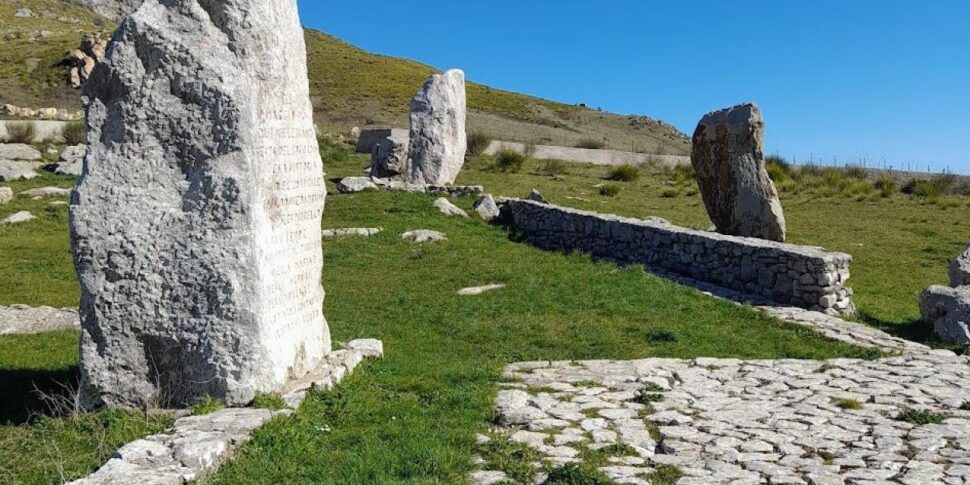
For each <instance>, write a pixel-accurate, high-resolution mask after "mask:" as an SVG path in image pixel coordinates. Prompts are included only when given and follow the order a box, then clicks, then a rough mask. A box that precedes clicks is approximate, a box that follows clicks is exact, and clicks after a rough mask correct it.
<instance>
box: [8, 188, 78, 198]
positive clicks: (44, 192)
mask: <svg viewBox="0 0 970 485" xmlns="http://www.w3.org/2000/svg"><path fill="white" fill-rule="evenodd" d="M17 195H18V196H22V197H67V196H69V195H71V189H62V188H60V187H38V188H36V189H30V190H25V191H23V192H20V193H19V194H17Z"/></svg>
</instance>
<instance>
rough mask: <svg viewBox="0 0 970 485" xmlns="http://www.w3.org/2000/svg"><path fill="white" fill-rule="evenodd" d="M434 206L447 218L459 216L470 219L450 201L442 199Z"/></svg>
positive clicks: (436, 201) (435, 202)
mask: <svg viewBox="0 0 970 485" xmlns="http://www.w3.org/2000/svg"><path fill="white" fill-rule="evenodd" d="M434 206H435V207H437V208H438V210H439V211H440V212H441V213H442V214H444V215H446V216H457V217H465V218H467V217H468V213H467V212H465V211H464V210H462V209H461V208H460V207H458V206H456V205H455V204H452V203H451V201H450V200H448V199H446V198H444V197H440V198H438V200H435V201H434Z"/></svg>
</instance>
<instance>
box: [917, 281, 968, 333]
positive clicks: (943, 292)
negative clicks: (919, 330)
mask: <svg viewBox="0 0 970 485" xmlns="http://www.w3.org/2000/svg"><path fill="white" fill-rule="evenodd" d="M919 309H920V314H921V315H922V316H923V321H924V322H926V323H927V324H930V325H932V326H933V333H935V334H936V336H937V337H938V338H939V339H940V340H941V341H943V342H946V343H950V344H966V343H970V286H961V287H959V288H947V287H945V286H931V287H929V288H928V289H927V290H926V291H924V292H923V295H922V296H921V297H920V302H919Z"/></svg>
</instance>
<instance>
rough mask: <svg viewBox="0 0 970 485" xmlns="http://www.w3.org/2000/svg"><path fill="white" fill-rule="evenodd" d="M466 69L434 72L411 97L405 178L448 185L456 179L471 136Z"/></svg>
mask: <svg viewBox="0 0 970 485" xmlns="http://www.w3.org/2000/svg"><path fill="white" fill-rule="evenodd" d="M466 110H467V107H466V99H465V73H464V72H462V71H460V70H458V69H452V70H450V71H448V72H445V73H444V74H434V75H432V76H431V77H430V78H428V81H427V82H425V83H424V86H422V87H421V90H420V91H418V94H417V96H415V97H414V99H413V100H411V136H410V148H409V150H408V157H409V159H410V160H409V162H408V173H407V176H406V177H405V181H406V182H410V183H415V184H431V185H447V184H452V183H454V182H455V178H457V177H458V173H459V172H461V167H462V165H464V164H465V151H466V150H467V148H468V140H467V138H466V134H465V117H466Z"/></svg>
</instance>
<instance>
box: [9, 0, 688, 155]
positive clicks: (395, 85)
mask: <svg viewBox="0 0 970 485" xmlns="http://www.w3.org/2000/svg"><path fill="white" fill-rule="evenodd" d="M23 8H28V9H30V10H31V12H32V16H30V17H17V16H15V13H16V12H17V11H18V10H19V9H23ZM0 19H3V22H2V23H0V36H2V37H3V39H5V42H4V43H3V44H0V104H2V103H10V104H13V105H17V106H27V107H32V108H39V107H49V106H53V107H58V108H68V109H77V108H78V105H79V102H78V97H77V93H76V92H75V91H74V90H72V89H70V88H68V87H66V86H65V84H64V76H65V71H64V67H63V66H61V65H59V64H60V61H61V60H62V59H63V58H64V57H65V55H66V54H67V52H69V51H70V50H71V49H74V48H76V47H77V46H78V44H79V43H80V42H81V40H82V39H83V38H84V37H85V36H86V35H91V34H99V35H101V36H103V37H106V36H108V35H110V31H111V30H112V29H113V28H114V23H113V22H111V21H110V20H108V19H106V18H104V17H101V16H99V15H97V14H95V13H93V12H91V11H89V10H86V9H84V8H83V7H79V6H77V5H76V4H75V3H73V2H70V1H67V0H2V1H0ZM306 42H307V53H308V64H309V71H310V91H311V95H312V97H313V103H314V107H315V111H316V119H317V121H318V123H319V124H320V125H321V128H322V129H324V130H325V131H335V132H337V131H346V130H348V129H349V128H350V127H352V126H360V127H370V126H401V127H403V126H407V112H408V105H409V102H410V99H411V97H412V96H414V94H415V92H417V90H418V88H419V87H420V86H421V84H422V83H423V82H424V80H425V78H427V76H428V75H430V74H431V73H432V72H435V69H434V68H432V67H430V66H427V65H424V64H420V63H418V62H414V61H409V60H406V59H398V58H393V57H388V56H382V55H376V54H371V53H368V52H365V51H363V50H361V49H359V48H357V47H355V46H352V45H350V44H348V43H346V42H344V41H341V40H339V39H337V38H335V37H332V36H330V35H327V34H325V33H322V32H318V31H314V30H307V31H306ZM456 67H460V66H456ZM468 103H469V120H468V125H469V129H470V130H473V131H482V132H485V133H487V134H489V135H491V136H493V137H496V138H502V139H508V140H514V141H524V142H531V143H541V144H553V145H565V146H571V145H574V144H575V143H576V142H578V141H580V140H583V139H595V140H597V141H603V142H605V143H606V144H607V146H609V147H611V148H616V149H622V150H630V151H641V152H645V153H665V154H671V155H680V154H685V153H687V150H688V145H689V143H688V140H687V139H686V138H685V137H684V136H683V135H682V134H681V133H679V132H677V130H675V129H673V128H672V127H670V126H668V125H666V124H664V123H661V122H658V121H655V120H653V119H650V118H647V117H638V116H620V115H614V114H610V113H602V112H598V111H595V110H590V109H586V108H581V107H578V106H572V105H567V104H562V103H556V102H552V101H547V100H543V99H539V98H535V97H530V96H524V95H521V94H515V93H511V92H507V91H502V90H498V89H494V88H490V87H488V86H484V85H481V84H476V83H473V82H469V84H468Z"/></svg>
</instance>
